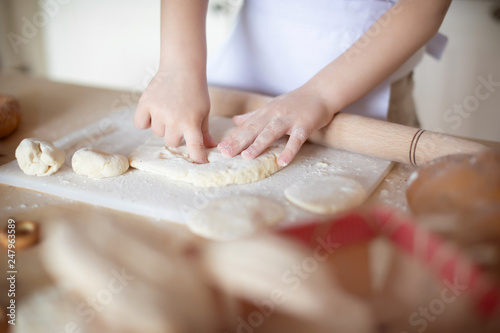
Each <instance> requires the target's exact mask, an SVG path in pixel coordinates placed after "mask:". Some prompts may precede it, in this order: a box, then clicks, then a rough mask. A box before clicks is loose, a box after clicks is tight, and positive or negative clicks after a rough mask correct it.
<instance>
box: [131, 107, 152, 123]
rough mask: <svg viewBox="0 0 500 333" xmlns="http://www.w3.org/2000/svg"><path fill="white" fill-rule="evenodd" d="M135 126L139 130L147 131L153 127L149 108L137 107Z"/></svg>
mask: <svg viewBox="0 0 500 333" xmlns="http://www.w3.org/2000/svg"><path fill="white" fill-rule="evenodd" d="M134 125H135V127H137V128H138V129H146V128H149V127H150V126H151V116H150V114H149V111H148V109H147V108H145V107H142V106H141V104H140V103H139V105H137V109H136V110H135V113H134Z"/></svg>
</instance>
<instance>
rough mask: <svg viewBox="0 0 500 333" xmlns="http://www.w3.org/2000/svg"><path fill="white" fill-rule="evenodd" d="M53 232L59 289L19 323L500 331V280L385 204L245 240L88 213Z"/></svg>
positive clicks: (60, 327) (47, 255)
mask: <svg viewBox="0 0 500 333" xmlns="http://www.w3.org/2000/svg"><path fill="white" fill-rule="evenodd" d="M45 234H46V237H45V238H44V241H43V243H42V247H41V249H42V252H41V255H42V259H43V263H44V267H45V268H46V269H47V271H48V272H49V273H50V275H51V276H52V277H53V278H54V281H56V287H54V288H55V289H54V288H51V289H46V290H42V291H40V292H35V293H34V294H33V295H32V296H31V297H30V298H28V299H26V300H25V301H24V302H21V304H20V308H19V313H20V314H21V313H22V314H24V316H21V315H20V316H19V321H18V324H17V325H16V327H15V330H14V332H28V331H29V332H32V333H37V332H41V333H42V332H44V333H45V332H46V331H47V329H48V328H50V329H52V330H55V331H64V329H65V327H67V326H66V325H70V326H71V325H73V326H72V327H73V328H72V329H73V330H76V328H78V329H80V330H81V332H82V333H83V332H96V331H99V332H115V331H116V332H126V333H127V332H131V333H132V332H134V333H135V332H150V333H155V332H264V333H266V332H278V331H279V332H282V331H286V332H297V333H298V332H305V331H310V332H325V333H326V332H377V331H380V330H383V331H384V332H394V333H399V332H401V331H402V330H406V331H408V332H410V331H418V330H421V329H425V330H426V332H444V331H453V332H471V331H476V332H490V331H491V332H495V329H498V327H499V325H500V323H499V319H500V316H499V315H498V313H499V304H498V303H499V299H500V295H499V290H498V283H497V282H498V281H495V280H494V279H492V278H491V277H490V276H488V275H487V274H484V273H483V272H482V271H481V270H479V269H478V268H477V267H476V266H475V265H474V264H473V262H472V261H470V260H469V259H468V258H467V257H466V256H464V255H463V254H462V253H461V252H460V251H459V250H458V249H457V248H455V247H453V246H451V245H450V244H449V243H447V242H445V241H443V240H441V239H439V237H436V236H435V235H433V234H432V233H431V232H429V231H428V230H426V229H425V228H420V227H419V226H418V224H417V223H415V221H414V220H412V218H410V217H408V216H405V215H400V214H399V213H395V212H393V211H390V210H387V209H380V208H376V209H370V210H365V211H353V212H349V213H346V214H343V215H341V216H337V217H335V218H333V219H331V220H330V221H327V222H317V221H310V223H308V224H305V225H303V226H298V227H293V228H288V229H284V230H278V231H276V232H274V233H261V234H258V235H256V236H254V237H250V238H247V239H242V240H238V241H234V242H214V241H209V240H205V239H201V238H199V237H197V236H195V235H192V234H191V233H189V231H187V230H186V228H184V227H182V226H179V225H148V224H126V223H125V222H123V221H109V220H106V219H103V218H102V217H100V218H99V220H97V217H96V219H95V220H94V219H90V220H89V219H88V218H83V217H79V216H66V217H63V218H62V219H61V220H60V221H59V222H57V223H54V224H53V225H52V226H51V227H50V228H49V229H47V232H46V233H45ZM363 275H366V277H367V278H366V279H365V278H364V277H363ZM375 281H378V282H377V283H375ZM443 294H444V295H445V296H446V299H445V300H443V299H442V297H443V296H442V295H443ZM43 302H49V303H50V304H52V305H51V307H43V306H39V305H40V304H43ZM438 303H439V304H438ZM37 304H38V306H37ZM59 308H61V309H60V310H58V309H59ZM50 309H52V310H50ZM421 309H424V310H426V311H430V312H428V313H430V314H432V316H433V317H432V318H433V320H428V319H425V317H423V315H422V314H421V313H422V311H424V310H421ZM39 323H46V324H44V325H41V324H39ZM48 325H49V326H48Z"/></svg>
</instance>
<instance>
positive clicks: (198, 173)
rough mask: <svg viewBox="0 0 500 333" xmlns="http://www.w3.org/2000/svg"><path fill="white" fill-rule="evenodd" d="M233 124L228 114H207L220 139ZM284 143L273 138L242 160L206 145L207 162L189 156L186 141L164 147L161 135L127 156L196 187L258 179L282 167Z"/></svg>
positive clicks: (145, 167)
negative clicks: (256, 153) (203, 162)
mask: <svg viewBox="0 0 500 333" xmlns="http://www.w3.org/2000/svg"><path fill="white" fill-rule="evenodd" d="M233 128H234V124H233V122H232V121H231V119H229V118H223V117H212V118H210V133H211V135H212V137H213V138H214V140H216V142H220V141H221V140H222V139H223V138H224V137H226V135H228V134H229V133H230V132H231V131H232V130H233ZM285 145H286V139H285V138H282V139H280V140H278V141H276V142H274V143H273V144H272V145H271V146H270V147H269V148H268V149H267V150H265V151H264V152H263V153H262V154H261V155H260V156H259V157H257V158H255V159H253V160H245V159H243V158H242V157H241V155H237V156H235V157H225V156H222V154H221V153H220V152H219V150H218V149H217V148H209V149H207V153H208V161H209V163H207V164H196V163H193V161H192V160H191V159H190V158H189V155H188V150H187V147H186V145H185V144H184V145H181V146H179V147H176V148H172V147H165V143H164V139H163V138H157V137H153V138H151V139H149V140H148V141H146V142H145V143H144V144H143V145H140V146H139V147H137V148H136V149H135V150H134V151H133V152H132V153H131V154H130V156H129V161H130V166H132V167H134V168H136V169H139V170H142V171H147V172H152V173H156V174H160V175H164V176H166V177H168V178H169V179H172V180H178V181H184V182H188V183H191V184H193V185H195V186H199V187H215V186H226V185H230V184H246V183H251V182H255V181H258V180H262V179H264V178H266V177H269V176H270V175H272V174H274V173H276V172H277V171H279V170H280V169H282V168H283V167H281V166H279V165H278V157H279V154H280V153H281V152H282V151H283V149H284V148H285Z"/></svg>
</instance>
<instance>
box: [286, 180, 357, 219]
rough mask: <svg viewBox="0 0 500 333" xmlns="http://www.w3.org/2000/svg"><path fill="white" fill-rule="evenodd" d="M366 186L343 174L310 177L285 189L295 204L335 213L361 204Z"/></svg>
mask: <svg viewBox="0 0 500 333" xmlns="http://www.w3.org/2000/svg"><path fill="white" fill-rule="evenodd" d="M366 196H367V193H366V190H365V188H364V187H363V186H362V185H361V184H360V183H359V182H358V181H356V180H354V179H351V178H346V177H341V176H331V177H324V178H318V179H308V180H304V181H301V182H298V183H295V184H293V185H292V186H290V187H288V188H287V189H286V190H285V197H286V198H287V199H288V200H290V201H291V202H292V203H293V204H295V205H297V206H299V207H301V208H303V209H305V210H308V211H310V212H313V213H318V214H333V213H337V212H340V211H343V210H346V209H349V208H352V207H354V206H357V205H359V204H361V203H362V202H363V201H364V200H365V199H366Z"/></svg>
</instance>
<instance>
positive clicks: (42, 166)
mask: <svg viewBox="0 0 500 333" xmlns="http://www.w3.org/2000/svg"><path fill="white" fill-rule="evenodd" d="M16 159H17V163H18V164H19V167H20V168H21V170H22V171H23V172H24V173H25V174H27V175H30V176H48V175H51V174H53V173H54V172H56V171H57V170H59V168H60V167H61V165H63V163H64V160H65V159H66V154H65V153H64V151H62V150H61V149H59V148H56V147H54V145H53V144H52V142H49V141H42V140H37V139H33V138H29V139H24V140H23V141H21V143H20V144H19V146H18V147H17V149H16Z"/></svg>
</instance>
